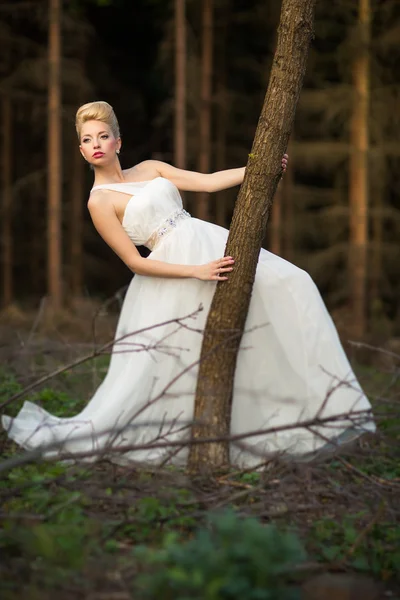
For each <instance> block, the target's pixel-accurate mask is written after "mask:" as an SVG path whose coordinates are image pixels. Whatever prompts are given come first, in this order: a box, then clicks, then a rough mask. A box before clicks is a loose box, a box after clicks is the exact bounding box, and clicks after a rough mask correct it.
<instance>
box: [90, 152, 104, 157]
mask: <svg viewBox="0 0 400 600" xmlns="http://www.w3.org/2000/svg"><path fill="white" fill-rule="evenodd" d="M102 156H104V152H95V153H94V154H93V158H101V157H102Z"/></svg>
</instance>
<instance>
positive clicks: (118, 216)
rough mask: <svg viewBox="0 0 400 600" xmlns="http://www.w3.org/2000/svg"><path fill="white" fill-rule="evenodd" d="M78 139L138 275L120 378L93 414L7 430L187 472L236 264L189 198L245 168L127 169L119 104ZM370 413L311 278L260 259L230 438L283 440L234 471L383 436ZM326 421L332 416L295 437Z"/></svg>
mask: <svg viewBox="0 0 400 600" xmlns="http://www.w3.org/2000/svg"><path fill="white" fill-rule="evenodd" d="M76 129H77V134H78V138H79V142H80V146H79V147H80V151H81V154H82V156H83V158H84V159H85V160H86V161H87V162H88V163H90V164H91V165H92V166H93V168H94V175H95V179H94V186H93V188H92V190H91V193H90V197H89V201H88V209H89V212H90V215H91V218H92V220H93V224H94V226H95V228H96V229H97V231H98V232H99V234H100V235H101V237H102V238H103V239H104V240H105V241H106V242H107V244H108V245H109V246H110V247H111V248H112V250H113V251H114V252H115V253H116V254H117V255H118V256H119V257H120V258H121V260H122V261H123V262H124V263H125V264H126V265H127V267H128V268H129V269H131V270H132V271H133V272H134V273H135V277H134V278H133V280H132V282H131V284H130V286H129V289H128V292H127V294H126V297H125V300H124V304H123V307H122V311H121V314H120V317H119V322H118V326H117V331H116V337H115V341H114V345H113V351H112V355H111V361H110V366H109V370H108V373H107V375H106V377H105V379H104V381H103V383H102V384H101V385H100V387H99V388H98V389H97V391H96V392H95V394H94V396H93V397H92V399H91V400H90V401H89V402H88V404H87V405H86V407H85V408H84V410H83V411H82V412H81V413H80V414H78V415H76V416H73V417H70V418H58V417H56V416H54V415H51V414H49V413H48V412H46V411H45V410H44V409H42V408H41V407H39V406H37V405H35V404H33V403H31V402H25V404H24V406H23V407H22V409H21V411H20V412H19V414H18V415H17V417H16V418H14V419H12V418H10V417H8V416H3V417H2V423H3V427H4V428H5V429H6V430H7V431H8V435H9V436H10V437H11V438H12V439H13V440H15V441H16V442H17V443H18V444H20V445H21V446H23V447H25V448H27V449H41V450H42V452H43V455H44V456H54V455H58V454H60V453H61V454H62V455H63V456H65V455H69V456H74V455H75V456H80V457H83V456H86V458H87V457H88V456H89V455H92V458H93V455H99V454H101V453H103V455H104V454H107V455H108V456H109V457H110V458H111V459H112V460H115V461H121V460H124V461H139V462H147V463H157V462H160V461H165V460H168V459H170V460H171V462H174V463H175V464H185V462H186V459H187V447H185V446H182V448H180V449H179V448H178V450H179V451H178V452H177V448H176V446H175V447H173V448H172V450H173V451H171V449H168V448H167V447H166V442H167V441H171V440H172V441H174V442H175V443H176V442H180V441H184V440H185V439H187V438H188V436H189V435H190V427H189V425H188V424H190V422H191V420H192V419H193V413H194V393H195V387H196V376H197V371H198V368H197V367H198V365H197V364H196V361H198V359H199V356H200V349H201V343H202V329H203V328H204V326H205V321H206V317H207V312H208V308H209V306H210V303H211V300H212V296H213V294H214V290H215V286H216V284H217V281H224V280H226V279H227V278H228V277H229V273H230V272H231V271H232V269H234V264H235V261H234V258H235V257H231V256H226V257H224V249H225V244H226V241H227V236H228V231H227V230H225V229H223V228H222V227H219V226H217V225H213V224H211V223H208V222H205V221H201V220H198V219H195V218H192V217H191V216H190V215H189V214H188V213H187V212H186V211H185V210H184V209H183V208H182V200H181V196H180V194H179V191H178V190H188V191H194V192H199V191H207V192H216V191H218V190H222V189H225V188H229V187H232V186H236V185H239V184H240V183H241V182H242V180H243V176H244V168H239V169H229V170H226V171H220V172H217V173H212V174H202V173H195V172H190V171H184V170H181V169H177V168H175V167H172V166H171V165H169V164H166V163H163V162H160V161H157V160H146V161H144V162H142V163H140V164H138V165H136V166H134V167H132V168H131V169H127V170H125V171H123V170H122V169H121V166H120V163H119V160H118V154H119V152H120V148H121V138H120V132H119V126H118V122H117V118H116V116H115V113H114V111H113V109H112V107H111V106H110V105H109V104H107V103H106V102H91V103H89V104H85V105H83V106H81V107H80V108H79V110H78V111H77V114H76ZM286 158H287V157H286V155H285V156H284V158H283V160H282V166H283V168H284V169H285V168H286ZM141 244H143V245H145V246H147V248H149V250H150V251H151V253H150V255H149V256H148V257H147V258H142V257H141V255H140V254H139V252H138V250H137V249H136V245H141ZM200 305H202V306H203V310H202V311H199V310H198V309H199V306H200ZM188 315H192V317H191V318H188ZM185 317H186V318H185ZM191 365H192V366H191ZM370 409H371V407H370V404H369V402H368V399H367V398H366V396H365V395H364V393H363V391H362V389H361V388H360V385H359V383H358V382H357V379H356V377H355V375H354V373H353V371H352V369H351V366H350V364H349V362H348V360H347V357H346V355H345V353H344V351H343V348H342V346H341V343H340V341H339V338H338V335H337V332H336V329H335V326H334V324H333V322H332V319H331V318H330V316H329V314H328V312H327V310H326V308H325V305H324V302H323V300H322V299H321V296H320V294H319V292H318V290H317V288H316V286H315V284H314V283H313V281H312V280H311V278H310V276H309V275H308V274H307V273H306V272H305V271H303V270H301V269H299V268H297V267H296V266H294V265H292V264H291V263H289V262H287V261H285V260H283V259H282V258H280V257H278V256H275V255H274V254H272V253H270V252H267V251H265V250H261V252H260V257H259V262H258V266H257V273H256V278H255V283H254V288H253V293H252V299H251V303H250V308H249V313H248V317H247V321H246V331H245V334H244V336H243V339H242V343H241V348H240V351H239V356H238V362H237V368H236V374H235V382H234V394H233V403H232V415H231V433H232V434H243V433H246V432H251V431H261V430H266V429H275V431H274V432H269V433H267V434H265V433H264V434H262V433H260V434H259V435H257V436H252V437H249V438H248V439H247V441H246V442H245V443H244V444H242V445H241V446H240V447H239V446H236V445H234V444H232V445H231V450H230V454H231V461H232V462H233V463H234V464H237V465H241V466H244V465H246V466H252V465H255V464H258V463H260V456H261V455H266V454H271V453H275V452H284V453H287V454H289V455H291V456H292V455H296V456H299V455H300V456H301V457H310V456H311V457H313V456H315V453H318V451H321V450H323V449H325V448H327V447H330V446H332V442H334V443H335V444H337V443H340V442H341V441H343V440H344V441H348V440H349V439H350V438H351V439H354V438H356V437H357V436H359V435H361V434H362V433H364V432H365V431H373V430H374V429H375V425H374V423H373V420H372V416H371V412H370ZM350 413H352V414H351V415H350ZM316 416H318V417H319V418H322V419H329V418H330V417H332V419H331V421H330V422H329V421H328V422H324V423H320V424H319V426H318V427H317V426H313V427H300V426H299V427H296V428H295V429H293V427H292V428H291V429H287V430H285V429H284V428H283V426H285V425H291V424H292V425H293V424H296V423H298V422H299V421H304V420H307V419H312V418H314V417H316ZM276 430H278V431H276ZM160 440H161V442H162V443H160ZM329 442H331V444H330V443H329ZM124 448H125V450H124ZM113 450H114V452H113ZM116 450H118V452H116ZM168 453H170V455H169V454H168Z"/></svg>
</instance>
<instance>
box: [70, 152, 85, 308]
mask: <svg viewBox="0 0 400 600" xmlns="http://www.w3.org/2000/svg"><path fill="white" fill-rule="evenodd" d="M74 141H75V140H74ZM72 161H73V165H72V173H73V177H72V178H71V212H70V219H69V248H70V285H69V287H70V292H71V296H72V298H78V297H80V296H82V286H83V206H84V199H83V188H84V182H83V176H84V163H83V160H82V156H81V154H80V152H78V149H77V148H76V146H74V148H73V156H72Z"/></svg>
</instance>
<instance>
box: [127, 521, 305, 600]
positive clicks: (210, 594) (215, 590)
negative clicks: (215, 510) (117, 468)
mask: <svg viewBox="0 0 400 600" xmlns="http://www.w3.org/2000/svg"><path fill="white" fill-rule="evenodd" d="M135 556H136V557H137V558H138V559H139V561H140V562H141V563H142V565H144V566H146V567H147V569H148V571H147V572H146V573H144V574H142V575H141V577H140V578H139V581H138V590H139V593H140V594H141V597H142V598H149V599H150V598H151V599H152V598H161V597H162V598H164V599H165V600H188V599H189V598H190V600H196V599H198V600H236V599H237V600H239V599H240V600H242V599H243V598H246V600H296V599H297V598H300V593H299V591H298V590H297V589H296V588H294V587H293V586H289V585H288V575H289V574H290V573H291V572H292V569H293V566H294V565H295V564H298V563H299V562H301V561H303V560H304V557H305V555H304V551H303V548H302V546H301V544H300V542H299V540H298V538H297V537H296V536H295V535H294V534H292V533H287V532H282V531H279V530H278V529H277V528H276V527H275V526H274V525H268V526H263V525H261V523H260V522H259V521H257V520H256V519H240V518H239V517H237V516H236V515H235V514H234V513H233V512H226V513H224V514H219V515H214V516H213V517H212V518H211V519H210V524H209V528H207V529H201V530H199V531H198V532H197V533H196V535H195V536H194V538H192V539H190V540H188V541H186V542H184V543H181V542H179V540H178V538H177V536H176V534H170V535H168V536H166V538H165V540H164V544H163V546H162V547H161V548H160V549H152V548H149V547H141V548H138V549H136V551H135Z"/></svg>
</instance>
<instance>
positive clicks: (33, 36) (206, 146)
mask: <svg viewBox="0 0 400 600" xmlns="http://www.w3.org/2000/svg"><path fill="white" fill-rule="evenodd" d="M57 6H58V9H57ZM279 12H280V2H279V1H277V0H270V1H265V0H251V1H249V0H246V1H245V0H204V1H203V2H200V1H199V0H187V1H186V2H184V1H183V0H175V2H172V0H170V1H167V0H135V2H131V1H128V0H113V1H111V0H109V1H107V0H103V1H101V0H98V1H97V2H96V1H94V0H92V1H90V0H86V1H84V0H74V1H70V2H63V3H62V2H61V3H60V2H58V1H57V0H52V1H51V2H44V1H41V0H31V1H24V0H13V2H7V1H4V0H3V1H2V2H1V3H0V40H1V52H0V56H1V59H0V95H1V113H2V114H1V122H2V126H1V130H2V144H1V174H2V177H1V181H2V192H3V193H2V209H1V222H2V232H1V238H2V246H1V247H2V299H1V300H2V305H3V307H10V306H18V307H19V308H20V309H22V310H30V309H32V308H33V309H35V308H37V307H38V305H39V302H40V299H41V298H43V297H44V296H47V297H48V298H49V300H50V301H51V302H52V303H53V304H54V305H55V307H56V308H60V307H61V306H64V307H66V308H67V309H68V310H70V311H73V310H74V307H76V306H77V305H78V301H79V300H81V299H82V298H92V299H97V300H98V299H105V298H107V297H109V296H110V295H112V294H114V293H115V291H116V290H118V289H120V288H121V286H123V285H124V284H126V283H127V282H128V280H129V277H130V274H129V273H128V272H127V270H126V268H125V266H124V265H123V264H122V263H121V262H120V261H119V259H118V258H117V257H116V256H114V255H113V253H112V252H111V251H110V249H108V248H107V247H106V246H105V244H104V243H103V241H102V240H101V239H100V237H99V236H98V234H97V233H96V231H95V229H94V227H93V225H92V223H91V221H90V218H89V215H88V212H87V209H86V200H87V198H88V194H89V190H90V187H91V185H92V179H93V177H92V175H93V174H92V172H91V171H90V170H89V169H88V168H87V166H86V165H85V164H84V161H83V159H82V158H81V156H80V154H79V151H78V143H77V138H76V133H75V128H74V116H75V112H76V109H77V107H78V106H79V105H80V104H82V103H84V102H87V101H91V100H95V99H104V100H107V101H108V102H110V103H111V104H112V105H113V106H114V108H115V110H116V112H117V115H118V118H119V121H120V126H121V131H122V139H123V148H122V152H121V163H122V166H123V168H127V167H130V166H132V165H134V164H136V163H138V162H140V161H141V160H145V159H148V158H156V159H161V160H165V161H167V162H171V163H173V164H175V165H177V166H180V167H184V168H188V169H194V170H200V171H203V172H207V171H214V170H219V169H224V168H230V167H237V166H243V165H245V164H246V162H247V156H248V152H249V151H250V148H251V143H252V140H253V136H254V132H255V127H256V124H257V120H258V116H259V113H260V109H261V106H262V101H263V97H264V94H265V91H266V87H267V83H268V77H269V70H270V66H271V63H272V57H273V51H274V46H275V42H276V30H277V25H278V19H279ZM399 16H400V4H399V2H398V1H397V0H361V1H360V2H358V1H356V0H329V1H328V0H320V1H319V2H318V3H317V11H316V22H315V38H314V40H313V43H312V47H311V51H310V56H309V64H308V70H307V75H306V80H305V84H304V88H303V91H302V94H301V98H300V104H299V106H298V110H297V116H296V123H295V127H294V130H293V134H292V137H291V141H290V145H289V148H288V153H289V156H290V159H289V169H288V172H287V174H286V175H285V177H284V179H283V181H282V183H281V184H280V187H279V190H278V193H277V195H276V198H275V201H274V206H273V210H272V214H271V217H270V222H269V224H268V227H267V231H266V236H265V244H264V245H265V247H266V248H268V249H270V250H271V251H273V252H276V253H278V254H280V255H281V256H283V257H284V258H287V259H288V260H290V261H292V262H294V263H295V264H296V265H298V266H300V267H302V268H305V269H306V270H307V271H309V272H310V274H311V275H312V277H313V278H314V280H315V281H316V283H317V285H318V287H319V289H320V291H321V293H322V295H323V297H324V299H325V301H326V302H327V305H328V308H329V309H330V310H331V311H332V312H333V314H334V317H335V320H336V322H337V324H338V326H339V328H341V329H342V330H345V331H346V332H347V331H349V332H351V333H353V335H355V336H356V337H363V336H364V337H365V336H368V335H370V336H373V337H375V338H379V339H378V341H383V340H385V339H387V338H388V337H393V336H399V335H400V303H399V298H400V260H399V257H400V252H399V234H400V199H399V186H400V175H399V172H400V170H399V159H400V144H399V143H398V139H399V133H400V111H399V94H400V81H399V71H398V68H396V65H398V61H399V55H400V45H399V43H398V39H399V36H400V26H399ZM237 191H238V190H237V189H231V190H227V191H224V192H220V193H218V194H213V195H205V196H204V195H201V194H197V195H195V194H188V193H187V194H185V199H184V200H185V205H186V208H188V210H190V212H191V213H192V214H193V215H194V216H198V217H200V218H205V219H210V220H212V221H215V222H217V223H219V224H220V225H223V226H226V227H229V222H230V218H231V215H232V211H233V206H234V202H235V198H236V195H237ZM143 250H144V249H143Z"/></svg>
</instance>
